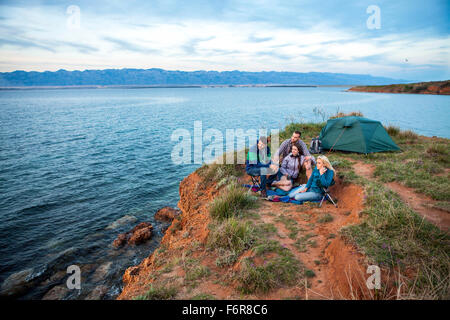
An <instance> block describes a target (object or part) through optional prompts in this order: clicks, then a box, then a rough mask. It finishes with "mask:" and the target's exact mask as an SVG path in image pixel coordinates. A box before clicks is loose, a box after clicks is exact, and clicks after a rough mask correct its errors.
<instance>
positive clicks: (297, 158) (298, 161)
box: [272, 144, 304, 191]
mask: <svg viewBox="0 0 450 320" xmlns="http://www.w3.org/2000/svg"><path fill="white" fill-rule="evenodd" d="M300 150H301V148H300V146H298V145H295V144H294V145H292V148H291V152H290V153H289V154H288V155H287V156H286V157H285V158H284V159H283V162H282V163H281V167H280V171H278V178H279V180H278V181H275V182H273V183H272V186H275V187H277V188H278V189H281V190H284V191H289V190H291V188H292V185H293V180H295V179H297V177H298V174H299V172H300V168H301V166H302V164H303V161H304V157H303V154H300V152H301V151H300ZM302 160H303V161H302Z"/></svg>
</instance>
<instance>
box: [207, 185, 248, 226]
mask: <svg viewBox="0 0 450 320" xmlns="http://www.w3.org/2000/svg"><path fill="white" fill-rule="evenodd" d="M227 189H228V190H227V191H226V192H225V193H223V194H222V195H221V196H220V197H218V198H216V199H215V200H214V202H213V203H212V205H211V207H210V211H209V212H210V214H211V217H212V218H214V219H218V220H221V219H227V218H230V217H233V216H237V215H239V214H240V213H241V211H242V210H245V209H250V208H254V207H256V206H257V197H255V196H252V195H249V194H248V193H247V190H246V189H244V188H242V187H240V186H238V185H237V184H236V183H232V184H230V185H229V186H228V188H227Z"/></svg>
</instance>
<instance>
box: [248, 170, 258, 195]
mask: <svg viewBox="0 0 450 320" xmlns="http://www.w3.org/2000/svg"><path fill="white" fill-rule="evenodd" d="M249 176H250V178H252V185H254V186H257V187H258V191H259V190H261V176H252V175H251V174H249ZM250 189H251V188H250Z"/></svg>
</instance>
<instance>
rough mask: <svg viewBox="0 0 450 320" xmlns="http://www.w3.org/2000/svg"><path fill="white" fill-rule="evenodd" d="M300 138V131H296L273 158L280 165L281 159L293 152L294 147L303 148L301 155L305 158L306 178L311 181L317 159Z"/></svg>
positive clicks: (282, 144)
mask: <svg viewBox="0 0 450 320" xmlns="http://www.w3.org/2000/svg"><path fill="white" fill-rule="evenodd" d="M300 136H301V133H300V131H294V133H292V137H291V138H290V139H286V140H285V141H283V142H282V143H281V145H280V148H279V149H278V150H277V152H276V153H275V155H274V157H273V162H274V163H276V164H279V163H280V160H281V159H280V158H285V157H286V156H287V155H288V154H289V153H290V152H291V150H292V146H293V145H295V144H297V145H299V146H300V148H301V151H300V154H301V155H303V156H304V161H303V163H302V168H303V169H305V171H306V178H307V179H309V177H310V176H311V173H312V167H313V166H314V165H315V164H316V159H315V158H314V157H313V156H312V155H311V153H310V152H309V150H308V147H307V146H306V144H305V143H304V142H303V141H302V140H301V139H300Z"/></svg>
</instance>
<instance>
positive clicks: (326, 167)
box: [289, 156, 336, 202]
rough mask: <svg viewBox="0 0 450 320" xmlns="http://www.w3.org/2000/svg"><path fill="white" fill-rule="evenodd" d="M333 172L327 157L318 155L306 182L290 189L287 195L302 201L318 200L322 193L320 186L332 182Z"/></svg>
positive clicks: (325, 185) (328, 184)
mask: <svg viewBox="0 0 450 320" xmlns="http://www.w3.org/2000/svg"><path fill="white" fill-rule="evenodd" d="M335 174H336V171H335V170H334V168H333V166H332V165H331V163H330V161H329V160H328V158H327V157H326V156H319V157H318V158H317V166H316V168H314V170H313V172H312V174H311V177H310V178H309V179H308V183H307V184H306V185H301V186H299V187H297V188H294V189H292V191H291V192H290V193H289V197H290V198H293V199H295V200H297V201H302V202H305V201H319V200H320V199H322V197H323V195H324V191H323V189H322V187H325V188H328V187H329V186H330V185H331V184H332V182H333V180H334V176H335Z"/></svg>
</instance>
